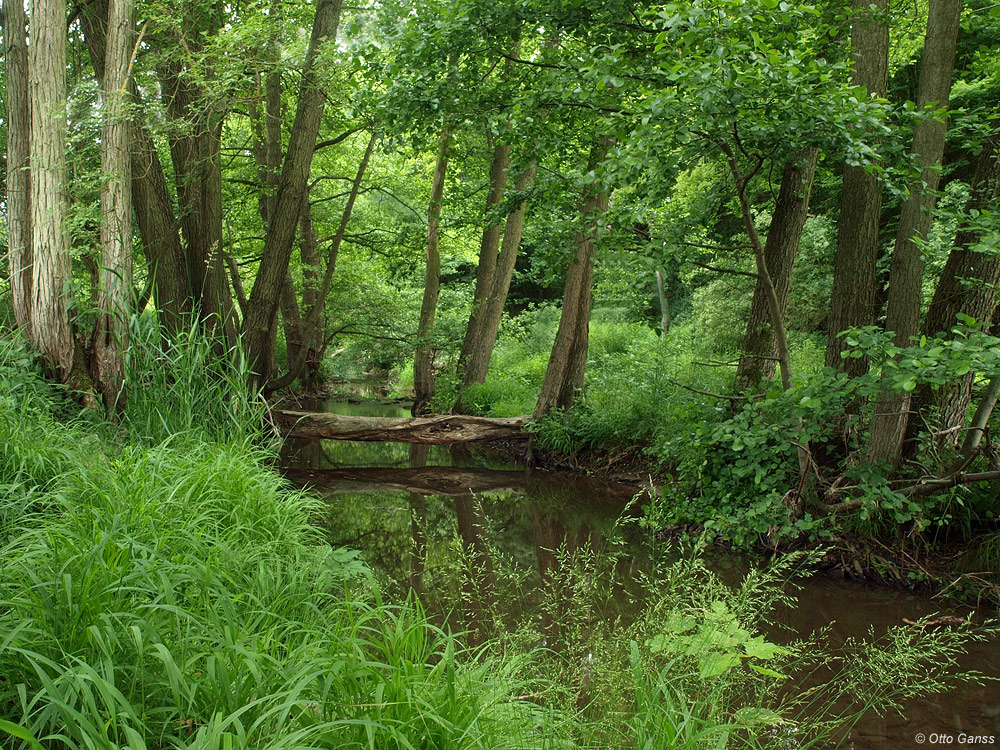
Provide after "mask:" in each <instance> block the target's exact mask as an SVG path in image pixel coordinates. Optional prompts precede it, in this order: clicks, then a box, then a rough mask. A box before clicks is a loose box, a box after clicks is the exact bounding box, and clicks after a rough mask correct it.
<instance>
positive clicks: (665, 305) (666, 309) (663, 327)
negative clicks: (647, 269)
mask: <svg viewBox="0 0 1000 750" xmlns="http://www.w3.org/2000/svg"><path fill="white" fill-rule="evenodd" d="M656 298H657V300H659V302H660V341H666V340H667V332H668V331H670V292H669V291H668V290H667V285H666V284H665V283H664V281H663V271H661V270H660V269H659V268H657V269H656Z"/></svg>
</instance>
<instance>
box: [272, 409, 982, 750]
mask: <svg viewBox="0 0 1000 750" xmlns="http://www.w3.org/2000/svg"><path fill="white" fill-rule="evenodd" d="M301 408H306V409H312V410H316V411H319V410H326V411H331V412H334V413H339V414H359V415H372V416H398V417H408V416H409V409H408V407H407V406H406V405H400V404H379V403H377V402H366V403H344V402H330V403H303V404H301ZM282 465H283V469H284V471H285V473H286V475H287V476H288V478H289V479H290V480H291V481H292V482H293V483H294V484H297V485H299V486H303V487H308V488H310V489H311V490H312V491H313V492H316V493H317V494H319V495H320V496H321V497H323V498H324V499H326V501H327V504H328V508H329V516H328V522H327V525H328V528H329V532H330V537H331V541H332V542H333V543H334V544H337V545H344V546H351V547H354V548H357V549H361V550H362V551H363V553H364V557H365V560H366V561H367V562H368V564H369V565H370V566H371V567H372V568H373V569H374V570H376V571H377V572H378V573H379V574H380V575H381V576H383V577H384V579H385V581H386V582H387V585H388V586H390V587H396V588H397V589H398V590H399V591H400V592H403V591H406V590H408V589H409V587H410V586H413V587H414V588H416V589H417V590H419V591H420V592H421V596H422V600H423V601H424V604H425V606H426V607H427V609H428V611H429V612H431V613H432V614H433V613H435V612H437V613H439V614H442V613H445V612H448V611H450V609H451V608H453V607H454V601H455V598H456V597H455V594H456V592H454V591H445V590H442V587H446V586H447V585H448V581H451V583H452V584H453V582H454V580H455V576H454V575H451V576H450V577H449V576H447V575H445V573H446V572H447V571H449V570H450V571H451V572H452V573H453V572H454V567H455V565H456V564H459V563H457V562H456V561H458V560H461V559H463V555H462V552H461V548H464V551H465V557H464V559H466V560H471V561H472V563H473V565H478V564H482V561H484V560H485V561H486V564H492V563H491V562H490V561H489V559H488V556H486V555H485V550H488V549H496V550H499V551H500V552H501V554H502V555H503V556H504V558H505V560H507V562H508V567H512V568H517V569H520V570H525V571H530V573H529V574H528V577H527V579H526V581H527V583H526V585H527V588H526V589H525V591H526V593H525V595H524V600H522V601H509V606H510V608H511V610H512V611H514V612H520V611H522V610H523V609H525V608H526V607H530V606H531V601H530V600H531V593H530V587H531V585H532V582H534V585H538V582H540V580H541V576H542V575H544V573H545V569H546V567H547V566H551V565H553V564H555V561H554V556H553V554H552V552H551V550H553V549H557V548H558V547H559V546H560V545H562V544H566V545H567V546H569V547H570V548H573V547H579V546H582V545H589V546H590V547H591V548H594V547H595V545H596V546H598V547H599V546H600V545H602V544H607V543H608V542H607V540H609V539H611V538H616V539H621V538H622V530H621V526H620V525H619V524H618V519H619V516H620V515H621V514H622V511H623V509H625V508H626V506H628V508H629V509H628V510H627V511H626V516H628V515H631V516H635V515H637V514H638V513H639V512H640V511H639V510H638V506H639V504H640V503H641V500H640V501H639V503H633V504H631V505H630V504H629V503H630V500H631V499H632V498H633V496H634V495H635V494H636V492H637V488H636V487H634V486H630V485H623V484H616V483H612V482H607V481H603V480H599V479H594V478H591V477H585V476H581V475H578V474H570V473H562V472H549V471H539V470H530V469H523V468H518V467H516V466H514V465H512V464H510V463H507V462H506V461H505V460H504V459H490V458H488V457H483V456H477V455H472V454H470V453H468V452H467V451H455V450H452V451H449V450H448V449H445V448H441V447H431V448H430V449H429V450H427V449H426V448H419V447H412V446H408V445H404V444H398V443H352V442H343V441H340V442H338V441H318V440H313V441H302V440H289V441H287V443H286V445H285V449H284V451H283V453H282ZM627 529H628V527H627V526H626V533H625V534H624V537H625V539H628V536H629V534H628V533H627ZM456 530H457V534H456ZM457 538H460V539H461V540H462V544H461V548H460V547H459V546H458V543H457V542H456V539H457ZM415 551H416V554H414V553H415ZM746 565H747V563H746V562H745V561H742V560H740V559H739V558H722V559H721V560H720V561H719V562H718V565H715V564H713V567H714V568H717V569H718V568H721V569H718V572H719V573H720V575H722V576H723V577H724V578H726V579H727V580H728V579H729V577H730V575H727V570H726V568H728V569H729V571H728V572H729V574H731V576H732V577H733V578H736V577H738V575H739V574H740V573H741V572H742V571H743V570H745V568H746ZM800 585H801V587H802V588H801V590H800V591H799V592H798V594H797V600H798V601H797V605H796V606H795V607H794V608H787V609H785V610H784V611H781V612H779V613H778V615H777V619H778V621H779V622H780V623H781V624H782V625H783V626H785V627H786V628H788V629H790V630H792V631H793V632H795V633H798V634H801V635H808V634H809V633H812V632H814V631H818V630H820V629H822V628H826V627H829V628H830V630H829V634H828V637H829V640H830V644H831V646H834V647H836V646H837V645H838V644H840V643H843V641H844V640H845V639H847V638H871V637H876V638H877V637H878V636H879V635H880V634H882V633H884V632H885V630H886V629H887V628H889V627H891V626H893V625H899V624H901V623H903V622H904V620H911V621H912V620H917V619H919V618H920V617H922V616H925V615H930V614H935V613H938V612H942V613H944V614H948V615H959V616H966V615H968V614H969V608H968V607H965V608H960V609H958V610H949V609H946V608H944V607H943V605H941V604H940V603H939V602H937V601H934V600H932V599H930V598H929V597H927V596H920V595H917V594H913V593H909V592H905V591H898V590H893V589H887V588H880V587H874V586H867V585H864V584H861V583H856V582H851V581H843V580H839V579H834V578H830V577H827V576H823V575H817V576H813V577H812V578H809V579H805V580H802V581H800ZM505 603H508V602H505ZM442 616H443V614H442ZM775 637H776V638H777V636H775ZM962 667H964V668H966V669H975V670H977V671H979V672H981V673H983V674H985V675H989V676H992V677H1000V644H998V643H997V642H986V643H975V644H972V646H971V648H970V652H969V654H968V655H967V656H966V657H964V658H963V659H962ZM977 735H978V736H983V737H984V739H985V742H984V739H980V740H979V741H978V743H975V744H973V743H972V741H971V740H970V739H969V737H970V736H977ZM921 739H922V742H921ZM970 744H971V745H973V746H979V747H983V746H985V747H1000V682H988V683H986V684H984V685H981V686H975V685H963V686H961V687H958V688H956V689H953V690H951V691H950V692H947V693H943V694H940V695H937V696H933V697H930V698H926V699H920V700H914V701H911V702H910V703H909V704H907V706H906V710H905V715H903V716H900V715H886V716H877V715H871V714H870V715H868V716H866V717H865V718H864V719H862V721H861V722H860V723H859V724H858V725H857V726H856V727H855V728H854V730H853V731H852V732H851V735H850V737H849V739H848V741H847V742H846V743H845V745H844V746H845V747H851V748H855V749H856V750H896V749H897V748H915V747H919V746H921V745H924V746H931V747H968V746H970Z"/></svg>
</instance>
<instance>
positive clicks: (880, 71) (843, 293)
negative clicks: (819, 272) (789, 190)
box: [826, 0, 889, 377]
mask: <svg viewBox="0 0 1000 750" xmlns="http://www.w3.org/2000/svg"><path fill="white" fill-rule="evenodd" d="M887 7H888V0H875V1H874V2H872V0H854V3H853V10H854V12H855V13H857V14H858V15H856V16H855V23H854V25H853V26H852V39H851V42H852V45H853V48H854V49H853V56H854V73H853V75H852V76H851V83H853V84H854V85H855V86H863V87H864V88H865V90H866V91H867V92H868V93H869V94H875V95H876V96H885V93H886V90H887V88H888V85H889V24H888V22H887V21H886V20H885V19H886V16H885V15H884V14H886V13H887ZM869 9H871V10H869ZM881 210H882V191H881V189H880V184H879V178H878V175H877V174H874V173H873V172H870V171H868V170H866V169H865V168H864V167H852V166H849V165H845V166H844V179H843V189H842V192H841V203H840V221H839V222H838V223H837V254H836V257H835V259H834V263H833V290H832V292H831V295H830V321H829V323H828V335H827V344H826V365H827V367H832V368H835V369H837V370H841V371H843V372H846V373H847V374H848V375H850V376H852V377H857V376H860V375H864V374H865V373H867V372H868V358H867V357H861V358H854V357H849V358H844V357H842V356H841V354H842V353H843V352H844V350H845V349H846V348H847V342H846V341H845V340H844V337H843V336H839V335H838V334H840V333H841V332H842V331H845V330H847V329H848V328H852V327H861V326H870V325H873V324H874V323H875V311H876V297H877V289H876V270H875V265H876V261H877V260H878V233H879V217H880V214H881Z"/></svg>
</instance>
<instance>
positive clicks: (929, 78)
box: [868, 0, 962, 466]
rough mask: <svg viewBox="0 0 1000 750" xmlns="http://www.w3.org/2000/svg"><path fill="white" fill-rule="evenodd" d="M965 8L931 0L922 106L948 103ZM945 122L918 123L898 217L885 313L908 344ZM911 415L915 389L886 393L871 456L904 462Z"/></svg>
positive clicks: (950, 0) (914, 326)
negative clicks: (914, 168)
mask: <svg viewBox="0 0 1000 750" xmlns="http://www.w3.org/2000/svg"><path fill="white" fill-rule="evenodd" d="M961 12H962V4H961V0H931V2H930V12H929V16H928V19H927V36H926V38H925V41H924V56H923V62H922V64H921V68H920V88H919V93H918V98H917V109H918V111H921V112H926V111H928V110H929V109H931V108H933V109H935V110H938V109H942V108H945V107H947V106H948V96H949V93H950V91H951V77H952V70H953V68H954V64H955V46H956V44H957V41H958V28H959V21H960V18H961ZM946 127H947V126H946V119H945V118H944V117H942V116H939V115H930V116H927V117H925V118H924V119H921V120H920V122H918V123H917V127H916V130H915V131H914V134H913V156H914V157H915V158H916V159H917V161H918V162H919V164H920V170H921V171H920V173H919V174H918V175H914V176H913V179H912V180H911V183H910V197H909V198H908V199H907V200H906V202H905V203H904V204H903V209H902V215H901V216H900V219H899V229H898V231H897V233H896V243H895V246H894V248H893V252H892V265H891V266H890V269H889V301H888V306H887V308H886V316H885V328H886V330H887V331H894V332H895V333H896V338H895V343H896V344H897V345H898V346H909V344H910V340H911V339H912V338H913V337H914V336H916V334H917V332H918V330H919V325H920V302H921V286H922V283H923V271H924V262H923V258H922V256H921V253H920V247H919V243H920V241H921V240H923V238H924V237H926V236H927V231H928V229H929V228H930V224H931V220H932V212H933V210H934V203H935V193H936V191H937V187H938V182H939V179H940V171H939V170H940V167H941V158H942V156H943V154H944V138H945V131H946ZM909 415H910V394H908V393H907V394H898V393H890V392H888V391H885V392H883V394H882V395H881V396H880V397H879V401H878V403H877V404H876V407H875V416H874V417H873V419H872V426H871V433H872V437H871V443H870V444H869V450H868V456H869V459H870V460H871V461H878V462H885V463H888V464H890V465H892V466H895V465H896V464H898V463H899V461H900V458H901V457H902V449H903V435H904V434H905V433H906V427H907V423H908V420H909Z"/></svg>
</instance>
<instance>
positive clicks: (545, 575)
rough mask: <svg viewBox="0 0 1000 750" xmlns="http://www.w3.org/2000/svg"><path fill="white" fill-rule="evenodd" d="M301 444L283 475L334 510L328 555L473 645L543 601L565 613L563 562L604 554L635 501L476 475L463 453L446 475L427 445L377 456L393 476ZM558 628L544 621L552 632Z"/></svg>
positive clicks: (532, 480) (555, 476)
mask: <svg viewBox="0 0 1000 750" xmlns="http://www.w3.org/2000/svg"><path fill="white" fill-rule="evenodd" d="M307 442H309V443H311V445H307V444H306V443H307ZM299 443H300V445H297V446H295V451H294V452H289V453H287V454H286V455H287V456H288V458H289V459H293V460H290V461H288V463H286V464H285V465H286V467H289V468H286V474H287V476H288V477H289V479H290V480H291V481H293V483H295V484H298V485H301V486H306V487H309V488H311V489H312V491H314V492H316V493H317V494H318V495H320V496H321V497H323V498H324V499H325V500H326V501H327V508H328V511H327V514H326V518H325V524H324V525H325V526H326V528H327V530H328V533H329V537H330V540H331V543H333V544H336V545H344V546H354V547H357V548H360V549H361V550H362V551H363V553H364V556H365V559H366V560H367V561H368V563H369V564H370V565H371V566H372V567H373V568H375V569H376V571H377V572H378V573H380V574H381V576H382V577H383V579H384V580H385V581H386V583H387V585H389V586H391V587H394V588H397V589H398V590H399V592H400V593H405V590H406V589H412V590H413V591H414V592H415V593H416V594H417V595H418V596H420V598H421V600H422V601H423V602H424V604H425V606H426V607H427V608H428V610H429V611H430V612H432V613H434V614H435V616H436V617H438V618H440V619H443V620H447V622H449V623H450V624H451V625H452V626H454V627H456V628H460V629H462V630H465V631H466V632H467V633H469V636H470V639H471V640H473V641H478V640H481V639H482V638H483V637H485V636H486V635H487V634H488V632H489V631H490V629H491V628H492V626H493V621H494V620H496V619H500V620H503V621H506V622H507V623H508V624H509V623H511V622H512V621H513V620H515V619H517V618H519V617H521V616H522V615H523V614H524V612H525V609H526V608H531V607H533V606H537V604H538V603H539V602H540V601H541V600H543V599H545V600H549V601H558V599H559V592H557V591H553V590H552V587H553V586H555V585H556V581H557V578H558V576H556V575H555V574H556V572H557V567H558V565H559V560H560V559H561V555H560V554H558V551H559V550H562V551H563V553H562V556H565V555H566V554H569V555H573V554H575V553H577V552H589V553H596V552H598V551H600V550H602V549H603V548H604V547H605V546H606V545H607V544H608V539H609V536H610V535H612V534H613V533H614V531H613V530H614V527H615V521H616V519H617V517H618V515H619V513H620V511H621V509H622V508H623V507H624V506H625V505H626V504H627V503H628V501H629V499H630V498H631V496H632V494H633V488H632V487H630V486H627V485H620V484H614V483H610V482H603V481H599V480H594V479H592V478H588V477H582V476H579V475H574V474H566V473H553V472H545V471H532V470H520V471H511V470H491V469H483V468H480V467H477V466H471V467H470V466H469V465H468V464H470V463H474V462H475V457H471V456H468V455H465V454H463V453H462V452H460V451H459V452H453V453H452V454H451V455H450V456H449V457H448V458H449V465H445V466H442V465H440V464H439V462H438V459H439V458H440V455H439V454H437V451H436V450H435V449H430V448H429V447H428V446H419V445H413V446H400V445H396V446H393V447H392V448H391V449H389V450H388V451H386V452H381V453H379V452H378V451H373V452H370V453H369V454H368V456H369V457H372V456H373V455H375V456H381V457H382V458H383V459H389V458H391V460H392V465H388V466H387V465H385V464H383V465H381V466H368V467H365V468H356V467H355V468H339V469H328V468H326V467H328V466H330V461H329V458H330V456H329V453H328V451H327V450H326V449H325V448H324V447H323V446H322V444H321V442H320V441H299ZM375 445H377V444H369V446H368V448H372V447H374V446H375ZM400 449H402V450H405V456H404V455H403V454H402V453H401V451H400ZM338 463H339V462H338ZM435 463H438V465H433V464H435ZM293 467H294V468H293ZM559 619H560V618H559V616H558V611H550V612H546V613H545V621H546V624H545V629H546V630H547V631H548V630H552V629H553V627H555V626H556V625H557V624H558V621H559ZM551 635H552V640H553V645H554V641H555V640H556V638H557V636H558V634H557V633H556V632H555V631H553V632H552V634H551Z"/></svg>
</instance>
